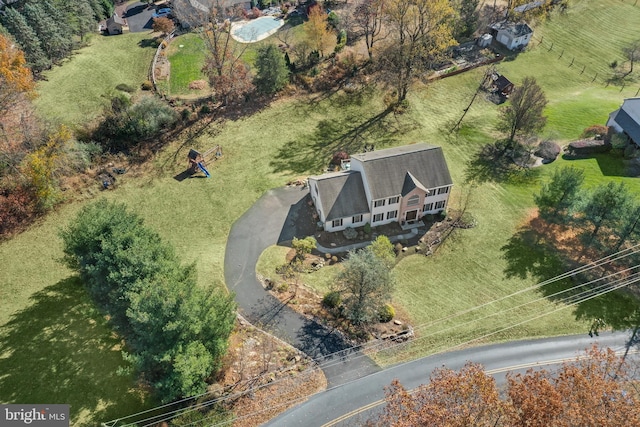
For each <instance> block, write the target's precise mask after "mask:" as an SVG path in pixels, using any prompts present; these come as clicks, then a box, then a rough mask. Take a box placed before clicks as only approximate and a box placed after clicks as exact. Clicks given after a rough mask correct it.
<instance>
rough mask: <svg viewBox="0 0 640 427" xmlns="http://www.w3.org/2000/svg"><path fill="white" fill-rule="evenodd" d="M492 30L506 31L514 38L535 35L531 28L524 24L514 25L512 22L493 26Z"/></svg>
mask: <svg viewBox="0 0 640 427" xmlns="http://www.w3.org/2000/svg"><path fill="white" fill-rule="evenodd" d="M491 28H493V29H494V30H497V31H505V32H507V33H509V34H510V35H511V37H513V38H516V37H521V36H524V35H527V34H531V33H533V30H532V29H531V27H530V26H528V25H527V24H526V23H524V22H521V23H518V24H513V23H510V22H498V23H496V24H493V25H491Z"/></svg>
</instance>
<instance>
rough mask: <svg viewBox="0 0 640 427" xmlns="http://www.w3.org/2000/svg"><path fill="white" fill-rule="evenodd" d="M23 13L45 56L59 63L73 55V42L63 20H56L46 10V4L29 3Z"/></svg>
mask: <svg viewBox="0 0 640 427" xmlns="http://www.w3.org/2000/svg"><path fill="white" fill-rule="evenodd" d="M23 13H24V17H25V18H26V20H27V23H28V24H29V25H30V26H31V28H33V29H34V30H35V32H36V34H37V35H38V38H39V39H40V43H41V45H42V48H43V50H44V52H45V54H46V55H47V57H48V58H49V59H50V60H51V61H52V62H54V63H56V62H59V61H60V60H62V59H63V58H65V57H66V56H67V55H69V54H70V53H71V48H72V40H71V37H70V34H69V32H68V30H67V29H66V24H65V22H64V19H63V18H59V19H56V18H54V17H53V16H52V15H50V14H49V13H48V12H47V11H46V10H45V6H44V3H41V2H37V3H35V2H34V3H27V4H26V5H25V6H24V8H23ZM56 15H59V13H57V14H56Z"/></svg>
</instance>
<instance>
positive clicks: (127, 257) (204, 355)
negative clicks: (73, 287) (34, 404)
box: [60, 199, 236, 401]
mask: <svg viewBox="0 0 640 427" xmlns="http://www.w3.org/2000/svg"><path fill="white" fill-rule="evenodd" d="M60 235H61V237H62V240H63V245H64V262H65V264H66V265H67V266H68V267H69V268H71V269H73V270H75V271H77V272H78V274H79V275H80V277H81V278H82V281H83V283H84V285H85V287H86V289H87V292H88V293H89V295H90V297H91V298H92V299H93V301H94V302H95V303H96V304H97V305H98V307H99V308H101V309H102V310H103V311H104V313H105V314H106V315H108V316H109V319H110V322H111V324H112V325H113V327H114V328H115V330H116V331H117V332H118V334H120V335H121V336H122V337H123V338H124V340H125V343H126V348H125V350H124V355H125V359H126V360H127V361H129V362H130V363H131V365H132V366H133V367H134V368H135V370H136V371H137V372H138V373H139V375H140V378H141V380H142V381H144V382H146V383H148V384H150V385H151V386H152V387H153V388H154V390H155V391H156V393H157V395H158V397H159V398H160V399H161V400H162V401H171V400H175V399H176V398H179V397H183V396H191V395H195V394H200V393H203V392H204V391H206V387H207V379H209V378H210V377H211V376H212V374H213V373H215V372H216V370H217V369H218V368H220V365H221V359H222V357H223V355H224V354H225V352H226V349H227V341H228V338H229V335H230V334H231V331H232V330H233V327H234V324H235V309H236V305H235V302H234V300H233V295H229V294H227V293H226V292H225V291H224V290H223V288H222V287H214V286H210V287H206V288H205V287H199V286H198V284H197V280H196V273H195V271H196V269H195V265H193V264H191V265H186V266H184V265H182V263H181V262H180V260H179V258H178V256H177V255H176V254H175V251H174V249H173V247H171V246H170V245H169V244H167V243H166V242H164V241H162V239H161V238H160V236H158V234H157V233H155V232H154V231H152V230H151V229H150V228H149V227H147V226H145V225H144V223H143V221H142V219H141V218H140V217H139V216H138V215H136V214H134V213H131V212H129V211H128V210H127V209H126V207H125V206H124V205H123V204H116V203H110V202H107V201H106V200H104V199H103V200H100V201H98V202H96V203H93V204H90V205H87V206H86V207H84V208H83V209H82V210H81V211H80V213H79V214H78V215H77V216H76V218H75V219H74V220H73V221H71V223H70V224H69V225H68V226H67V227H66V228H64V229H63V230H62V231H61V233H60Z"/></svg>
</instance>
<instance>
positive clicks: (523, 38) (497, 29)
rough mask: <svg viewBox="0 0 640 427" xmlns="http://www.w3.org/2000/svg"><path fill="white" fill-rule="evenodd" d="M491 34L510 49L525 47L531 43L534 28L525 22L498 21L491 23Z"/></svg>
mask: <svg viewBox="0 0 640 427" xmlns="http://www.w3.org/2000/svg"><path fill="white" fill-rule="evenodd" d="M490 28H491V35H493V37H494V38H495V39H496V41H497V42H498V43H500V44H503V45H504V46H506V48H507V49H509V50H515V49H520V48H523V47H525V46H526V45H528V44H529V41H530V40H531V36H533V30H532V29H531V27H529V26H528V25H527V24H525V23H519V24H514V23H511V22H506V21H505V22H498V23H496V24H493V25H491V27H490Z"/></svg>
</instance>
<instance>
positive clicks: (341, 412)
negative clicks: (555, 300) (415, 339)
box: [265, 332, 635, 427]
mask: <svg viewBox="0 0 640 427" xmlns="http://www.w3.org/2000/svg"><path fill="white" fill-rule="evenodd" d="M629 337H630V333H624V332H616V333H603V334H600V337H594V338H589V336H588V335H587V334H584V335H575V336H567V337H558V338H549V339H541V340H531V341H515V342H510V343H504V344H495V345H489V346H483V347H476V348H471V349H466V350H460V351H454V352H450V353H442V354H437V355H434V356H429V357H425V358H422V359H418V360H414V361H412V362H409V363H404V364H401V365H396V366H393V367H391V368H388V369H385V370H383V371H380V372H377V373H375V374H373V375H369V376H367V377H365V378H361V379H359V380H356V381H352V382H350V383H348V384H343V385H341V386H338V387H335V388H332V389H328V390H326V391H323V392H320V393H318V394H316V395H314V396H312V397H311V398H310V399H309V400H308V401H306V402H304V403H302V404H300V405H298V406H296V407H293V408H291V409H290V410H288V411H287V412H285V413H284V414H282V415H280V416H279V417H277V418H274V419H273V420H271V421H270V422H268V423H267V424H265V426H274V427H276V426H287V427H289V426H304V427H320V426H323V427H329V426H343V427H344V426H360V425H363V424H364V423H365V421H366V420H367V419H369V418H371V417H372V416H375V415H376V414H377V413H379V412H380V411H381V410H382V408H383V407H384V406H383V403H384V387H385V386H388V385H389V384H391V381H393V380H394V379H398V380H400V382H401V383H402V385H403V386H404V387H405V388H406V389H408V390H411V389H414V388H416V387H418V386H420V385H422V384H426V383H427V382H428V381H429V375H430V373H431V372H432V371H433V370H434V369H435V368H440V367H443V366H446V367H447V368H450V369H456V370H457V369H460V368H462V366H463V365H464V364H465V363H466V362H467V361H472V362H476V363H480V364H482V365H484V367H485V369H486V370H487V373H489V374H491V375H493V376H494V377H495V378H496V381H497V383H498V384H499V385H502V384H505V382H506V381H505V376H506V372H507V371H511V372H516V373H517V372H525V371H526V370H527V369H529V368H536V367H548V368H549V369H553V368H554V367H557V366H558V365H559V364H561V363H562V362H563V361H567V362H570V361H572V360H575V358H576V356H577V355H578V354H579V353H580V352H581V351H583V350H585V349H586V348H588V347H590V346H591V345H592V344H593V343H597V344H598V345H600V346H602V347H609V348H612V349H613V350H616V351H621V352H623V351H624V350H625V348H626V347H625V346H626V344H627V341H628V340H629ZM634 351H635V350H634ZM634 360H635V359H634Z"/></svg>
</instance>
